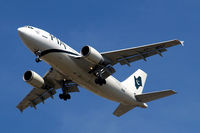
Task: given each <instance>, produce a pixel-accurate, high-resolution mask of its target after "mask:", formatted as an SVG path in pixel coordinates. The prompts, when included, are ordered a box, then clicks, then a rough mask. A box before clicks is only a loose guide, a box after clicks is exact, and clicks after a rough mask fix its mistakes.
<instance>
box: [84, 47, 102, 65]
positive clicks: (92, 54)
mask: <svg viewBox="0 0 200 133" xmlns="http://www.w3.org/2000/svg"><path fill="white" fill-rule="evenodd" d="M81 54H82V55H83V56H84V57H85V59H86V60H87V61H89V62H90V63H92V64H94V65H97V64H101V63H103V62H104V58H103V56H102V55H101V54H100V53H99V52H98V51H97V50H96V49H94V48H93V47H91V46H84V47H83V48H82V49H81Z"/></svg>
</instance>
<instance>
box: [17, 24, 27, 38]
mask: <svg viewBox="0 0 200 133" xmlns="http://www.w3.org/2000/svg"><path fill="white" fill-rule="evenodd" d="M17 31H18V34H19V36H20V38H21V39H22V40H23V39H24V37H25V36H26V34H27V33H26V29H25V28H24V27H20V28H18V29H17Z"/></svg>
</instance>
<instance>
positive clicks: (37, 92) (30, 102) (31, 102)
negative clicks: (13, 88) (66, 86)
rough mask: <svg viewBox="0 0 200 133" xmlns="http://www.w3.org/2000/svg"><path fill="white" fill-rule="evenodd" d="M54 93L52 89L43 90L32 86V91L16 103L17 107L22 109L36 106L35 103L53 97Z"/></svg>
mask: <svg viewBox="0 0 200 133" xmlns="http://www.w3.org/2000/svg"><path fill="white" fill-rule="evenodd" d="M54 94H56V91H55V90H54V89H51V90H43V89H38V88H33V89H32V91H31V92H30V93H29V94H28V95H27V96H26V97H25V98H24V99H23V100H22V101H21V102H20V103H19V104H18V105H17V108H18V109H19V110H20V111H23V110H24V109H26V108H27V107H29V106H30V107H34V108H36V105H37V104H39V103H41V102H44V101H45V100H46V99H48V98H49V97H53V95H54Z"/></svg>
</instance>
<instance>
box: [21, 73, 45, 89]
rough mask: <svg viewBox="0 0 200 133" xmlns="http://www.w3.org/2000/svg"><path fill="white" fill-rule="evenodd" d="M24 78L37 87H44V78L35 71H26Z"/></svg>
mask: <svg viewBox="0 0 200 133" xmlns="http://www.w3.org/2000/svg"><path fill="white" fill-rule="evenodd" d="M23 80H24V81H26V82H27V83H28V84H30V85H31V86H33V87H35V88H44V86H45V83H44V79H43V78H42V77H41V76H40V75H39V74H37V73H36V72H34V71H26V72H25V73H24V76H23Z"/></svg>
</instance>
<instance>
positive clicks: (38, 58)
mask: <svg viewBox="0 0 200 133" xmlns="http://www.w3.org/2000/svg"><path fill="white" fill-rule="evenodd" d="M35 55H36V59H35V62H37V63H38V62H41V61H42V60H41V59H40V57H41V51H39V50H38V51H36V52H35Z"/></svg>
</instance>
